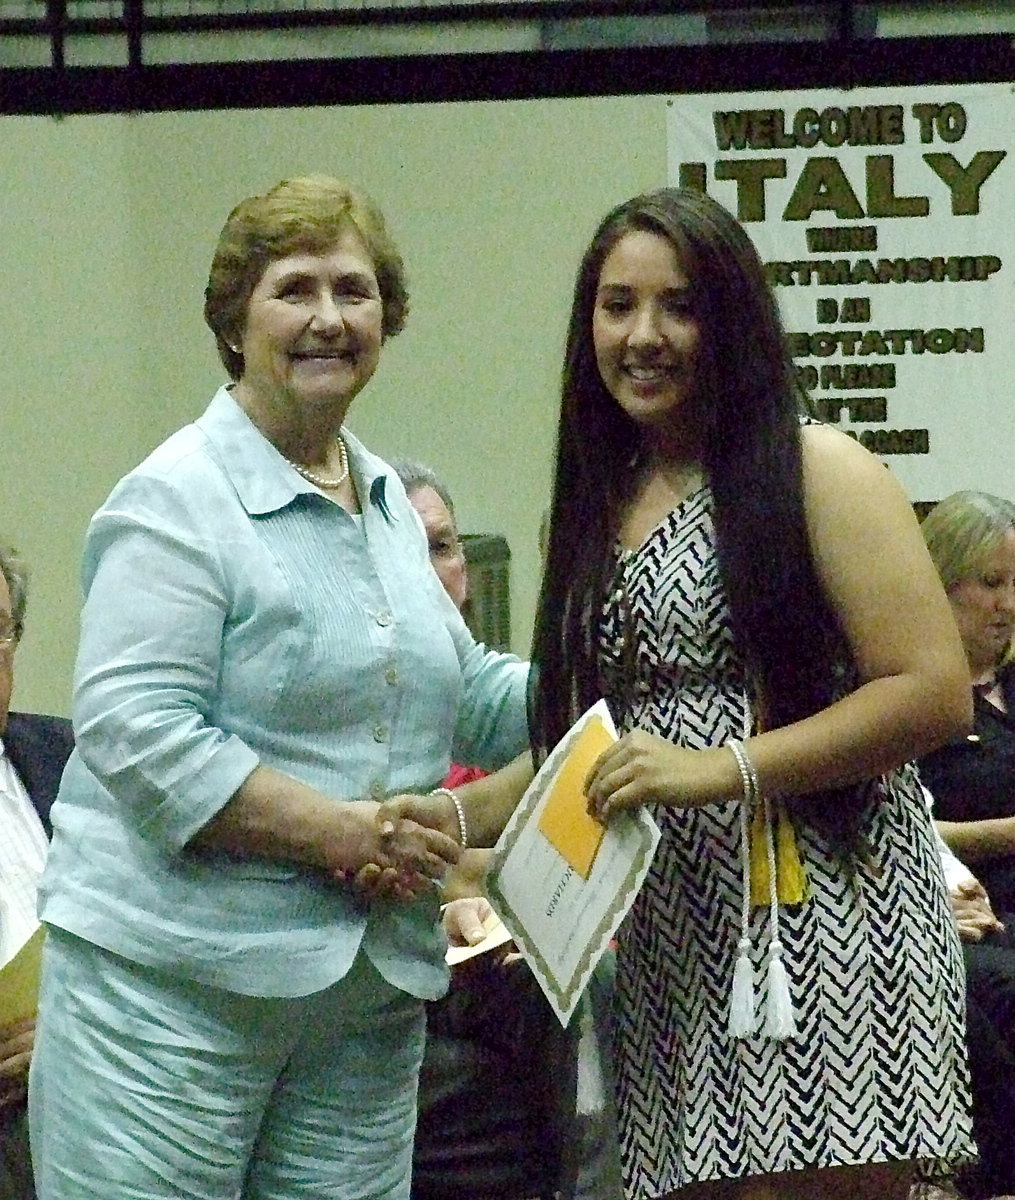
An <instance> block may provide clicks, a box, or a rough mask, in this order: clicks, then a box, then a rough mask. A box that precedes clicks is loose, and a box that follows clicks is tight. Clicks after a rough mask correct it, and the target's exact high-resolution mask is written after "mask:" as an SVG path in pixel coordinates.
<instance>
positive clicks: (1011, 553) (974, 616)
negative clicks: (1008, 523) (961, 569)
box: [948, 529, 1015, 682]
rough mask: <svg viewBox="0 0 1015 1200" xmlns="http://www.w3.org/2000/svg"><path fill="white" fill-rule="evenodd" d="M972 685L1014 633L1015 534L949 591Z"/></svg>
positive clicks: (1011, 532)
mask: <svg viewBox="0 0 1015 1200" xmlns="http://www.w3.org/2000/svg"><path fill="white" fill-rule="evenodd" d="M948 599H949V600H950V601H951V603H952V612H953V613H954V614H955V621H956V623H957V624H958V627H959V634H960V635H961V637H962V644H963V646H964V647H965V650H966V658H967V659H968V660H969V669H970V672H971V674H972V677H973V680H974V682H975V681H976V679H977V677H978V676H980V675H983V674H984V673H985V672H988V671H990V670H992V669H993V668H994V667H995V666H996V665H997V664H998V662H999V661H1000V659H1001V657H1002V655H1003V654H1004V652H1005V650H1006V649H1007V647H1008V643H1009V642H1010V641H1011V638H1012V633H1013V632H1015V530H1012V529H1009V530H1008V531H1007V532H1006V533H1005V534H1004V536H1003V537H1002V538H1001V540H1000V541H999V542H998V544H997V546H996V547H995V548H994V550H992V551H991V553H990V554H988V555H987V556H986V558H985V559H984V560H983V562H982V564H981V565H980V569H979V570H978V571H977V572H976V573H975V574H973V575H971V576H969V577H968V578H966V579H961V580H959V582H958V583H954V584H952V586H951V587H950V588H949V589H948Z"/></svg>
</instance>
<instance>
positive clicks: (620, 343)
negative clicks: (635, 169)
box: [592, 229, 701, 433]
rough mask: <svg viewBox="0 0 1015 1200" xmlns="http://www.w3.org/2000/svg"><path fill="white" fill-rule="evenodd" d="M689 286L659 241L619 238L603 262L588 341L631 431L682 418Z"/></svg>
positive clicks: (690, 338) (691, 343)
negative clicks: (629, 421)
mask: <svg viewBox="0 0 1015 1200" xmlns="http://www.w3.org/2000/svg"><path fill="white" fill-rule="evenodd" d="M690 290H691V289H690V280H689V279H688V277H687V273H686V272H685V270H684V268H683V266H682V265H681V263H680V261H679V260H678V258H677V252H676V250H675V248H674V246H673V245H672V243H671V242H669V241H668V240H667V239H666V238H664V237H662V236H661V235H660V234H657V233H651V232H649V231H648V230H643V229H636V230H631V231H630V232H628V233H625V234H624V235H623V237H621V238H620V240H619V241H618V242H617V244H616V245H615V246H614V247H613V249H612V250H611V251H610V253H609V254H608V255H607V256H606V258H605V260H604V261H603V267H602V270H601V271H600V274H599V283H598V286H597V288H596V297H595V307H594V309H593V315H592V340H593V344H594V347H595V355H596V363H597V365H598V367H599V373H600V375H601V376H602V379H603V383H604V384H605V385H606V388H607V390H608V391H609V392H610V394H611V395H612V396H613V398H614V399H615V400H616V401H617V403H618V404H619V405H620V407H621V408H622V409H623V410H624V412H626V413H627V415H628V416H629V417H630V418H631V419H632V420H633V421H635V422H636V423H637V424H638V425H641V426H646V427H649V428H652V429H655V430H658V431H660V432H664V433H665V432H666V431H668V430H672V429H676V428H677V427H679V425H680V421H681V418H682V417H685V416H686V415H687V403H686V402H687V400H688V398H689V396H690V395H691V393H692V391H693V389H694V386H695V367H696V362H697V355H698V347H699V343H700V340H701V333H700V328H699V325H698V321H697V319H696V317H695V315H694V308H693V305H692V302H691V295H690Z"/></svg>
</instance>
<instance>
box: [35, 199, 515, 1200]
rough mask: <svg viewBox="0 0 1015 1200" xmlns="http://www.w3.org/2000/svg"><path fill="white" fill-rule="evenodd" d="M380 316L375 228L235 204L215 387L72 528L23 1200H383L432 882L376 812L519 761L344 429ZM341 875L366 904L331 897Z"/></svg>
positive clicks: (481, 662)
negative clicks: (67, 739) (66, 684)
mask: <svg viewBox="0 0 1015 1200" xmlns="http://www.w3.org/2000/svg"><path fill="white" fill-rule="evenodd" d="M405 313H406V291H405V285H404V279H403V270H402V263H401V260H400V258H399V256H398V253H397V251H396V250H395V248H394V246H393V244H392V242H391V239H390V237H389V235H388V233H387V231H386V228H385V225H384V222H383V220H382V218H381V216H380V214H379V213H378V211H377V210H376V209H375V208H374V206H373V205H372V204H371V202H370V201H369V200H368V199H367V198H366V197H364V196H363V195H362V194H361V193H359V192H357V191H355V190H353V189H352V188H349V187H347V186H345V185H343V184H341V183H339V182H337V181H335V180H332V179H327V178H318V177H312V178H304V179H295V180H290V181H287V182H283V183H281V184H279V185H278V186H277V187H275V188H273V189H272V190H271V191H269V192H267V193H266V194H265V195H262V196H254V197H252V198H250V199H248V200H245V201H244V202H243V203H241V204H240V205H239V206H238V207H237V208H236V209H235V210H234V211H233V212H232V213H231V215H230V216H229V218H228V220H227V222H226V225H225V228H224V229H223V232H222V234H221V237H220V240H219V244H218V247H217V250H216V252H215V256H214V259H213V262H212V266H211V274H210V279H209V283H208V288H207V292H206V303H205V316H206V319H207V322H208V324H209V325H210V327H211V329H212V331H213V332H214V334H215V337H216V341H217V343H218V349H219V353H220V355H221V358H222V360H223V362H224V364H225V366H226V369H227V371H228V372H229V374H230V376H231V377H232V383H231V384H229V385H227V386H225V387H223V388H222V389H221V390H220V391H219V392H218V393H217V395H216V396H215V397H214V399H213V400H212V402H211V405H210V406H209V407H208V409H207V410H206V411H205V413H204V415H203V416H201V417H200V418H199V419H198V420H197V421H195V422H194V423H193V424H191V425H188V426H186V427H185V428H183V429H181V430H180V431H178V432H177V433H176V434H174V435H173V436H172V437H170V438H169V439H168V440H167V441H166V442H165V443H163V445H161V446H160V447H159V448H158V449H157V450H155V451H154V453H153V454H152V455H151V456H150V457H149V458H148V459H147V460H146V461H145V462H143V463H142V464H141V465H140V466H139V467H137V468H136V469H135V470H134V471H132V472H131V473H130V474H129V475H127V476H126V477H125V478H124V479H123V480H121V482H120V483H119V484H118V485H117V487H116V488H115V489H114V491H113V493H112V495H111V496H110V498H109V499H108V501H107V502H106V503H105V504H104V505H103V507H102V508H101V509H100V510H99V512H98V513H97V515H96V516H95V518H94V520H93V522H92V524H91V527H90V530H89V534H88V539H87V545H86V550H85V560H84V584H85V591H86V599H85V607H84V613H83V619H82V637H81V647H80V652H79V660H78V665H77V673H76V689H75V698H74V720H75V728H76V734H77V745H78V749H77V752H76V753H75V755H74V757H73V758H72V760H71V763H70V765H69V767H68V770H67V773H66V775H65V777H64V780H63V784H62V787H61V791H60V795H59V798H58V801H57V803H56V805H55V807H54V814H53V815H54V844H53V851H52V857H51V860H50V867H49V870H48V872H47V874H46V877H45V879H44V885H43V902H42V915H43V919H44V920H45V921H46V922H47V923H48V926H49V930H50V932H49V938H48V950H47V959H46V962H45V965H44V979H43V985H42V995H41V1001H40V1022H39V1025H40V1028H39V1036H38V1047H37V1052H36V1058H35V1063H34V1071H33V1079H32V1095H31V1101H30V1104H31V1115H32V1121H33V1129H32V1138H33V1145H34V1153H35V1157H36V1171H37V1180H38V1187H39V1194H40V1197H41V1198H42V1200H65V1198H66V1200H69V1198H70V1197H75V1198H78V1197H83V1196H102V1197H104V1198H105V1200H112V1198H116V1197H138V1196H144V1197H146V1198H155V1197H173V1198H174V1200H179V1198H180V1197H201V1198H202V1200H206V1198H209V1197H222V1198H223V1200H225V1198H227V1197H228V1198H230V1200H231V1198H233V1197H236V1196H243V1197H247V1198H255V1197H269V1196H270V1197H272V1198H273V1200H280V1198H283V1197H297V1196H298V1197H308V1196H314V1197H336V1198H340V1200H366V1198H371V1200H373V1198H377V1200H382V1198H383V1200H396V1198H401V1197H406V1196H408V1190H409V1174H410V1163H411V1141H412V1128H413V1122H414V1115H415V1111H414V1109H415V1090H416V1076H417V1072H418V1065H419V1060H420V1057H421V1052H422V1038H423V1001H424V1000H426V999H432V998H434V997H436V996H438V995H440V994H441V993H442V991H443V990H444V988H445V986H446V972H445V967H444V962H443V954H444V941H443V937H442V934H441V932H440V929H439V926H438V924H437V921H436V918H437V912H438V899H439V896H438V891H437V889H436V887H434V886H433V883H432V879H434V878H437V877H439V876H441V875H442V874H443V872H444V870H445V868H446V866H447V864H448V863H450V862H453V861H455V860H456V858H457V855H458V849H459V847H458V845H457V843H456V842H455V841H453V840H452V839H451V838H449V837H447V836H446V835H444V834H441V833H436V832H434V831H432V830H426V829H423V828H421V827H420V826H417V825H414V824H413V823H412V822H410V821H402V822H400V823H397V824H396V825H395V826H394V828H393V829H390V830H388V829H386V830H385V831H384V832H383V834H382V832H381V831H380V827H379V824H378V821H377V809H378V802H379V801H380V800H382V799H383V798H384V797H385V796H387V795H388V794H389V793H392V792H404V791H406V790H409V791H425V790H427V789H429V788H431V787H433V786H435V785H436V784H438V783H439V782H440V780H441V779H442V778H443V777H444V775H445V774H446V772H447V769H448V764H449V762H450V760H451V755H452V752H454V754H455V756H456V757H459V758H465V759H466V760H467V761H470V762H478V763H482V764H485V765H487V766H493V765H496V764H497V763H499V762H502V761H504V760H506V759H507V758H509V757H511V756H512V755H513V754H515V753H517V752H518V750H519V749H520V747H521V746H522V744H523V743H524V740H525V720H524V691H525V676H526V671H525V667H524V665H523V664H521V663H520V662H519V661H518V660H517V659H514V658H512V657H510V656H503V655H495V654H490V653H487V652H486V651H485V650H484V648H483V647H482V646H478V645H477V644H476V643H475V642H474V641H473V640H472V638H471V636H470V634H469V633H468V631H467V629H466V627H465V625H464V624H463V622H462V620H461V618H460V616H459V614H458V612H457V610H456V608H455V606H454V605H453V604H452V603H451V602H450V601H449V600H448V599H447V597H446V595H445V594H444V591H443V589H442V588H441V585H440V582H439V581H438V579H437V577H436V575H435V574H434V572H433V570H432V569H431V567H430V565H429V562H428V559H427V546H426V541H425V539H424V538H423V536H422V533H421V531H420V527H419V522H418V521H417V519H416V517H415V515H414V514H413V511H412V509H411V507H410V505H409V503H408V501H407V499H406V497H405V492H404V489H403V488H402V487H401V485H400V483H399V482H398V480H397V478H396V477H395V475H394V474H393V473H392V472H391V471H390V470H389V469H388V468H387V467H386V466H385V464H384V463H383V462H381V461H380V460H379V459H377V458H376V457H374V456H373V455H372V454H370V453H369V452H368V451H367V450H366V449H364V447H363V446H362V445H361V444H360V443H359V442H358V441H357V440H356V439H355V438H354V437H353V436H352V435H351V434H350V433H349V432H348V431H347V430H346V429H345V428H344V424H343V423H344V421H345V418H346V415H347V413H348V410H349V406H350V404H351V402H352V400H353V399H354V398H355V396H356V395H357V394H358V392H359V391H360V389H361V388H363V387H364V385H365V384H366V383H367V382H368V381H369V379H370V378H371V376H372V375H373V373H374V370H375V368H376V367H377V363H378V360H379V357H380V354H381V350H382V347H383V345H384V341H385V339H386V338H387V337H389V336H392V335H394V334H396V333H397V332H398V331H399V330H400V329H401V328H402V325H403V322H404V319H405ZM370 863H376V864H380V865H381V866H382V867H384V868H387V870H386V872H385V878H386V879H393V880H394V883H393V885H392V886H389V887H387V888H386V889H385V890H382V891H376V890H375V891H373V892H371V893H370V894H369V895H367V894H365V893H363V892H360V891H357V890H356V888H355V887H354V885H353V884H352V883H350V882H349V881H350V880H352V879H355V877H356V876H357V873H360V872H361V869H362V868H363V867H364V866H365V865H366V864H370Z"/></svg>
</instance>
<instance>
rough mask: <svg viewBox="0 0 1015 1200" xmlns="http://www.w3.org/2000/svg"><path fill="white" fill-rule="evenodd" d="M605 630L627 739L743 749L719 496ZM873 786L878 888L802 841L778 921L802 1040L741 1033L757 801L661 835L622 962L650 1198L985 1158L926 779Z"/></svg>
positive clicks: (757, 951)
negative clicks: (971, 1094)
mask: <svg viewBox="0 0 1015 1200" xmlns="http://www.w3.org/2000/svg"><path fill="white" fill-rule="evenodd" d="M625 592H626V599H623V601H622V596H623V594H624V593H625ZM623 608H626V610H627V613H628V616H627V619H626V628H627V631H628V634H629V636H628V639H627V648H626V649H625V644H624V630H625V619H624V615H623V612H622V609H623ZM632 628H633V630H634V633H635V636H634V642H635V645H634V647H633V650H634V663H633V665H632V662H631V658H630V655H631V651H632V647H631V645H630V643H631V640H632V639H631V636H630V634H631V630H632ZM599 632H600V646H601V655H602V665H603V672H604V677H605V678H606V680H607V682H608V683H610V682H611V681H615V682H616V684H617V687H616V690H615V692H614V693H613V694H610V695H609V697H608V698H609V699H610V701H611V707H612V708H613V709H614V711H615V714H616V715H617V717H618V719H619V721H620V723H621V724H622V725H623V726H624V727H626V728H632V727H635V726H639V727H641V728H644V729H648V730H651V731H653V732H655V733H658V734H661V735H663V736H664V737H667V738H669V739H671V740H672V741H675V742H678V743H679V744H680V745H682V746H689V747H698V748H700V747H706V746H713V745H716V744H719V743H723V742H725V741H726V740H727V739H729V738H732V737H742V736H743V735H744V726H745V717H746V716H747V714H746V701H745V687H744V679H743V673H742V670H741V667H740V664H739V662H738V660H737V657H736V654H735V652H734V649H733V646H732V641H731V637H730V633H729V629H728V621H727V608H726V602H725V599H724V596H723V592H722V588H721V586H720V581H719V576H718V564H717V561H716V558H715V554H714V549H713V529H712V521H711V494H710V492H709V491H708V488H707V487H703V488H701V489H700V490H698V491H697V492H695V493H693V494H692V495H691V496H689V497H688V498H687V499H686V500H685V501H684V502H683V503H682V504H681V505H680V506H679V507H678V508H677V509H676V510H675V511H674V512H672V513H671V514H670V515H669V517H667V518H666V519H665V520H664V521H663V522H662V523H661V524H660V525H659V526H658V527H657V528H656V529H655V530H654V531H653V533H652V534H651V535H650V536H649V537H648V539H647V540H646V541H645V543H644V544H643V545H642V547H641V548H640V549H639V550H638V551H636V552H634V553H633V554H628V555H625V556H624V558H623V561H622V562H621V563H620V564H619V565H618V590H617V592H616V593H615V594H614V595H613V596H611V598H610V599H609V601H608V602H607V605H606V608H605V611H604V613H603V618H602V623H601V627H600V631H599ZM625 657H627V665H626V666H624V665H623V664H624V660H625ZM632 680H633V683H632ZM870 786H871V787H872V788H876V789H878V791H879V792H880V796H879V803H877V805H876V806H875V812H874V816H873V817H872V821H871V825H870V828H869V830H868V837H869V840H870V844H871V847H872V849H873V852H874V861H875V862H878V863H880V864H881V866H882V868H883V869H882V871H881V872H880V877H876V873H875V872H874V871H871V870H870V869H867V868H864V867H860V868H858V872H857V875H856V878H855V879H854V880H852V881H848V880H847V879H845V878H844V873H843V871H842V869H841V868H840V867H838V866H837V864H836V862H835V860H834V859H833V858H832V856H831V854H830V853H829V851H828V849H827V847H826V846H825V845H824V844H823V842H822V840H821V839H820V838H819V837H818V836H817V835H816V834H814V833H808V832H807V831H804V832H802V833H801V834H799V835H798V841H799V846H800V852H801V857H802V858H803V860H804V864H805V869H806V872H807V876H808V880H809V885H810V892H811V895H810V898H809V899H808V900H807V901H806V902H805V903H804V904H802V905H796V906H792V907H786V906H784V907H783V908H781V910H780V913H781V921H780V933H781V938H782V942H783V945H784V952H783V955H784V959H785V961H786V966H787V970H788V973H789V978H790V989H791V993H792V998H793V1003H794V1007H795V1010H796V1020H797V1029H798V1033H797V1036H796V1037H794V1038H792V1039H790V1040H788V1041H783V1042H777V1041H773V1040H771V1039H768V1038H766V1037H764V1036H763V1035H761V1034H758V1035H756V1036H753V1037H750V1038H747V1039H741V1040H733V1039H731V1038H730V1037H729V1036H728V1034H727V1032H726V1020H727V1012H728V1006H729V996H730V988H731V981H732V975H733V967H734V959H735V954H736V946H737V940H738V937H739V914H740V897H741V860H740V833H739V823H738V805H737V804H736V803H729V804H719V805H712V806H709V807H707V808H702V809H678V808H661V809H660V810H659V811H658V812H657V813H656V816H657V819H658V820H659V823H660V825H661V828H662V840H661V842H660V845H659V849H658V852H657V855H656V859H655V862H654V864H653V866H652V869H651V872H650V874H649V876H648V878H647V880H646V882H645V885H644V887H643V889H642V891H641V893H640V895H639V896H638V899H637V900H636V902H635V905H634V907H633V909H632V911H631V914H630V916H629V918H628V920H627V921H626V923H625V925H624V927H623V928H622V931H621V936H620V946H619V962H618V975H619V980H618V1035H617V1036H618V1044H617V1069H618V1087H619V1112H620V1122H621V1140H622V1147H623V1159H624V1164H625V1176H626V1179H625V1183H626V1190H627V1195H628V1196H629V1197H631V1198H632V1200H635V1198H636V1200H646V1198H648V1197H655V1196H660V1195H663V1194H665V1193H666V1192H669V1191H671V1190H673V1189H674V1188H677V1187H680V1186H682V1185H684V1184H686V1183H690V1182H693V1181H696V1180H709V1179H721V1178H731V1177H739V1176H744V1175H755V1174H762V1173H767V1172H773V1171H786V1170H796V1169H800V1168H805V1167H812V1166H833V1165H845V1164H855V1163H863V1162H875V1161H890V1160H897V1159H921V1160H933V1159H943V1158H948V1159H964V1158H967V1157H969V1156H970V1155H971V1153H972V1152H973V1145H972V1140H971V1134H970V1122H969V1119H968V1116H967V1110H968V1095H967V1081H966V1068H965V1053H964V1049H963V1036H964V1017H963V1011H964V1005H963V986H964V984H963V969H962V957H961V952H960V949H959V945H958V941H957V938H956V934H955V930H954V926H953V923H952V919H951V915H950V910H949V905H948V897H947V893H946V890H945V886H944V882H943V879H942V876H941V868H940V861H939V858H938V853H937V850H936V848H935V844H934V840H933V836H932V832H931V828H930V822H929V817H928V813H927V808H926V805H925V802H924V799H923V796H922V793H921V791H920V787H919V784H918V781H917V778H916V776H915V774H914V772H913V770H912V769H911V768H904V769H902V770H901V771H898V772H896V773H894V774H893V775H891V776H890V777H887V778H885V779H882V780H879V781H877V782H876V783H872V784H871V785H870ZM752 922H753V923H752V932H753V941H754V949H753V957H754V966H755V979H756V981H757V989H758V994H759V1001H760V1002H761V1003H762V1004H763V1001H764V990H765V984H764V969H763V968H764V965H765V962H766V953H767V948H768V943H769V928H768V910H767V909H755V910H754V913H753V917H752Z"/></svg>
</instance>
